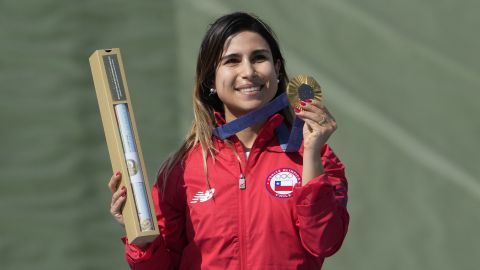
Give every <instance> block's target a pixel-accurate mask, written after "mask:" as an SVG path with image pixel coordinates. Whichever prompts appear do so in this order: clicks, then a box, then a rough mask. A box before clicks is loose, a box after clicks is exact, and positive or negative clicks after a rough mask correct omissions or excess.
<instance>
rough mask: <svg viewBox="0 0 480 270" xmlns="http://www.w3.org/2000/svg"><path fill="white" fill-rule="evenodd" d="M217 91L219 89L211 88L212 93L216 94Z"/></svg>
mask: <svg viewBox="0 0 480 270" xmlns="http://www.w3.org/2000/svg"><path fill="white" fill-rule="evenodd" d="M216 93H217V90H216V89H215V88H210V95H209V96H211V95H215V94H216Z"/></svg>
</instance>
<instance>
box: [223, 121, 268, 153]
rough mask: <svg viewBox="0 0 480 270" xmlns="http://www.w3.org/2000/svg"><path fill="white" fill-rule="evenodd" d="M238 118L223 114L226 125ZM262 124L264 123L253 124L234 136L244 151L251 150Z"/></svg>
mask: <svg viewBox="0 0 480 270" xmlns="http://www.w3.org/2000/svg"><path fill="white" fill-rule="evenodd" d="M238 117H239V116H237V115H234V114H232V113H230V112H226V113H225V120H226V122H227V123H229V122H231V121H233V120H235V119H237V118H238ZM263 124H264V122H260V123H257V124H254V125H252V126H250V127H248V128H246V129H244V130H242V131H240V132H238V133H237V134H236V135H237V138H238V140H239V141H240V142H241V143H242V146H243V149H244V150H245V149H250V148H252V145H253V143H254V142H255V139H256V138H257V135H258V133H259V132H260V129H261V128H262V126H263Z"/></svg>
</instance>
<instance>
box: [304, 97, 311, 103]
mask: <svg viewBox="0 0 480 270" xmlns="http://www.w3.org/2000/svg"><path fill="white" fill-rule="evenodd" d="M312 101H313V100H312V99H310V98H309V99H306V100H305V102H307V103H312Z"/></svg>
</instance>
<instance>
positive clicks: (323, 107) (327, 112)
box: [322, 106, 335, 121]
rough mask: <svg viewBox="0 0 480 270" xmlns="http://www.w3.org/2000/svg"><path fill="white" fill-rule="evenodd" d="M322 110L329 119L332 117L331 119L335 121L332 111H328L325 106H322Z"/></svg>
mask: <svg viewBox="0 0 480 270" xmlns="http://www.w3.org/2000/svg"><path fill="white" fill-rule="evenodd" d="M322 110H323V111H324V112H325V113H326V114H327V115H328V118H330V119H332V120H333V121H335V118H334V117H333V115H332V113H330V111H329V110H328V109H327V107H325V106H322Z"/></svg>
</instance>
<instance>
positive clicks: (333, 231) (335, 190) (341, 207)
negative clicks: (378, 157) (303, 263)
mask: <svg viewBox="0 0 480 270" xmlns="http://www.w3.org/2000/svg"><path fill="white" fill-rule="evenodd" d="M322 163H323V166H324V168H325V171H324V173H323V174H322V175H320V176H318V177H315V178H314V179H312V180H311V181H310V182H308V183H307V184H306V185H305V186H303V187H295V189H294V193H293V197H294V202H295V210H296V213H297V221H296V224H297V226H298V230H299V234H300V238H301V241H302V245H303V247H304V248H305V249H306V250H307V251H308V252H309V253H310V254H312V255H313V256H315V257H322V258H324V257H328V256H331V255H333V254H334V253H335V252H337V251H338V250H339V249H340V246H341V245H342V242H343V240H344V239H345V236H346V234H347V229H348V223H349V215H348V212H347V208H346V205H347V188H348V186H347V180H346V178H345V168H344V166H343V164H342V163H341V161H340V160H339V159H338V158H337V157H336V156H335V154H334V153H333V151H332V150H331V148H330V147H329V146H328V145H325V147H324V148H323V149H322Z"/></svg>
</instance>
